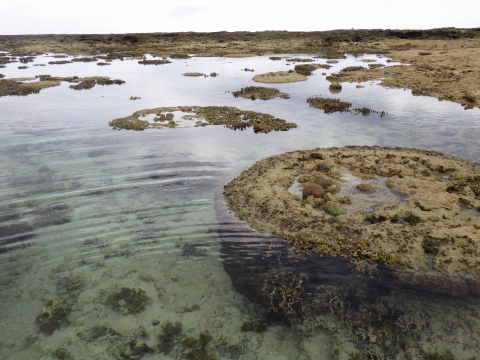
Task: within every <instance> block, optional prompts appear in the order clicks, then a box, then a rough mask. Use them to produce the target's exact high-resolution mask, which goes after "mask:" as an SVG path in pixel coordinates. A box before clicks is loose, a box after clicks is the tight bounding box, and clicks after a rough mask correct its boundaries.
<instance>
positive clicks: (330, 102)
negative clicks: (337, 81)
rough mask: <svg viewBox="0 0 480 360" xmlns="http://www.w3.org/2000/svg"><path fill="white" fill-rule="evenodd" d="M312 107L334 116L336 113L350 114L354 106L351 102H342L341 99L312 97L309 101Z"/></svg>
mask: <svg viewBox="0 0 480 360" xmlns="http://www.w3.org/2000/svg"><path fill="white" fill-rule="evenodd" d="M307 102H308V103H309V104H310V106H312V107H314V108H316V109H321V110H323V111H324V112H325V114H332V113H334V112H340V113H343V112H349V111H350V107H351V106H352V103H351V102H348V101H341V100H340V99H332V98H323V97H321V96H317V97H310V98H308V99H307Z"/></svg>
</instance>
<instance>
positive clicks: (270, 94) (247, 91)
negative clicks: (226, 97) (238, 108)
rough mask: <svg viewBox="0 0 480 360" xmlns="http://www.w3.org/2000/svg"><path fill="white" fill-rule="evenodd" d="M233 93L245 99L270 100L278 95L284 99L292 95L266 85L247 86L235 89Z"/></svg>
mask: <svg viewBox="0 0 480 360" xmlns="http://www.w3.org/2000/svg"><path fill="white" fill-rule="evenodd" d="M232 95H233V96H235V97H236V98H237V97H242V98H244V99H252V100H255V99H261V100H269V99H275V98H277V97H279V98H282V99H290V95H289V94H287V93H285V92H281V91H280V90H278V89H275V88H270V87H265V86H247V87H244V88H241V89H240V90H238V91H233V92H232Z"/></svg>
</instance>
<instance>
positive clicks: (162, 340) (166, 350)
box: [155, 321, 182, 355]
mask: <svg viewBox="0 0 480 360" xmlns="http://www.w3.org/2000/svg"><path fill="white" fill-rule="evenodd" d="M160 326H161V328H162V332H161V333H160V334H159V335H158V336H157V339H158V341H159V342H158V344H157V345H156V347H155V348H156V349H157V350H158V351H159V352H160V353H163V354H166V355H168V354H170V352H171V351H172V350H173V348H174V346H175V343H176V342H177V341H178V338H179V335H180V333H181V332H182V324H181V323H179V322H175V323H172V322H171V321H167V322H166V323H165V324H161V325H160Z"/></svg>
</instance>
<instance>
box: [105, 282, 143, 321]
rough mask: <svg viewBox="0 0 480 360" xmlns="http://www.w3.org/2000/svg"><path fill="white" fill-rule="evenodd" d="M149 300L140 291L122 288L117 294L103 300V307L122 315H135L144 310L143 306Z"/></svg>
mask: <svg viewBox="0 0 480 360" xmlns="http://www.w3.org/2000/svg"><path fill="white" fill-rule="evenodd" d="M149 300H150V298H149V297H148V296H147V295H145V291H144V290H142V289H138V290H137V289H131V288H128V287H123V288H122V289H121V290H120V291H118V292H112V293H110V294H109V295H108V296H107V298H106V299H105V305H110V306H111V307H112V308H113V309H114V310H116V311H118V312H120V313H121V314H123V315H126V314H136V313H139V312H141V311H143V310H145V305H146V304H148V303H149Z"/></svg>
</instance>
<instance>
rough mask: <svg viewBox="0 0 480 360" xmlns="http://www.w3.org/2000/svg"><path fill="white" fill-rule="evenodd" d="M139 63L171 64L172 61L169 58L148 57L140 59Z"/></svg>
mask: <svg viewBox="0 0 480 360" xmlns="http://www.w3.org/2000/svg"><path fill="white" fill-rule="evenodd" d="M138 63H139V64H141V65H164V64H170V63H171V61H169V60H168V59H161V60H158V59H156V60H147V59H144V60H140V61H139V62H138Z"/></svg>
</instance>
